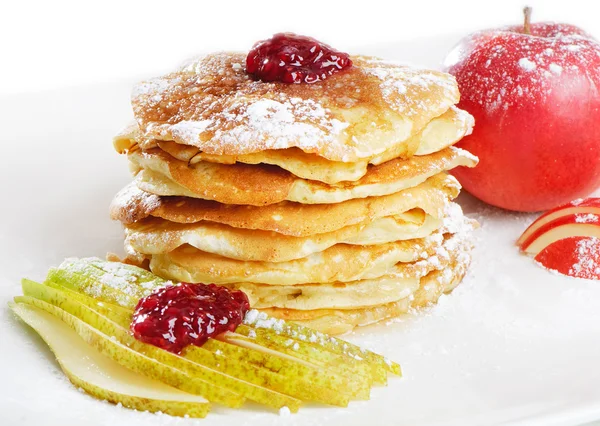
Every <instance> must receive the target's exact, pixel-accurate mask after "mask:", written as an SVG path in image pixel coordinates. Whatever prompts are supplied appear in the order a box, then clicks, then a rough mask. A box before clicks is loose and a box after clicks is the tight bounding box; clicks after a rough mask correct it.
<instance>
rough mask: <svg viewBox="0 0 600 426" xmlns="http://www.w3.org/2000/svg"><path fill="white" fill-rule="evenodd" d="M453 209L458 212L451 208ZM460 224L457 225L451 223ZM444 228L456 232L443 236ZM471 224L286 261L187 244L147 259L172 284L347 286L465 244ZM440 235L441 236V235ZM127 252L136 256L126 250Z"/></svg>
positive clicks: (341, 246)
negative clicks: (246, 257) (233, 254)
mask: <svg viewBox="0 0 600 426" xmlns="http://www.w3.org/2000/svg"><path fill="white" fill-rule="evenodd" d="M456 208H457V209H460V208H459V207H458V206H456ZM454 222H460V223H454ZM448 229H452V231H457V232H456V233H455V234H450V233H447V230H448ZM471 230H472V222H471V221H470V220H468V219H466V218H464V217H462V215H461V216H458V217H457V216H456V215H453V216H452V217H450V218H447V219H446V220H445V223H444V226H443V227H442V228H441V229H440V230H438V231H436V232H434V233H433V234H431V235H429V236H427V237H425V238H420V239H415V240H404V241H395V242H392V243H386V244H378V245H373V246H358V245H350V244H336V245H334V246H332V247H330V248H328V249H326V250H324V251H322V252H318V253H314V254H312V255H310V256H307V257H304V258H301V259H295V260H290V261H287V262H262V261H241V260H235V259H229V258H226V257H223V256H218V255H215V254H212V253H207V252H203V251H200V250H198V249H196V248H194V247H191V246H189V245H185V246H181V247H179V248H177V249H175V250H173V251H172V252H169V253H161V254H155V255H151V256H146V257H149V258H150V264H149V266H150V269H151V270H152V272H154V273H155V274H156V275H158V276H161V277H163V278H166V279H171V280H173V281H183V282H191V283H215V284H233V283H242V282H252V283H259V284H270V285H296V284H307V283H331V282H336V281H339V282H350V281H357V280H362V279H370V278H378V277H381V276H384V275H388V274H390V273H400V274H401V273H402V271H400V270H395V269H394V268H395V267H396V265H397V264H398V263H412V262H418V261H419V260H424V259H428V258H429V257H431V256H437V255H438V254H439V253H441V254H443V253H444V252H445V251H447V249H446V248H445V247H452V246H453V245H460V244H463V243H461V241H463V240H468V239H469V235H470V231H471ZM444 234H445V235H444ZM128 252H129V253H137V252H136V251H135V250H134V249H132V248H131V247H129V248H128Z"/></svg>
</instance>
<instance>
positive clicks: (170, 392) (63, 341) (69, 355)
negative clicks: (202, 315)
mask: <svg viewBox="0 0 600 426" xmlns="http://www.w3.org/2000/svg"><path fill="white" fill-rule="evenodd" d="M9 306H10V308H11V309H12V311H13V312H14V313H15V314H16V315H17V316H18V317H19V318H21V319H22V320H23V322H25V323H26V324H28V325H29V326H30V327H31V328H33V329H34V330H35V331H36V332H37V333H38V334H39V335H40V337H41V338H42V339H43V340H44V341H45V342H46V343H47V344H48V346H49V347H50V349H51V350H52V352H53V353H54V355H55V356H56V360H57V361H58V363H59V364H60V366H61V368H62V370H63V371H64V372H65V374H66V375H67V377H68V378H69V380H71V382H72V383H73V384H74V385H75V386H77V387H80V388H82V389H84V390H85V391H86V392H87V393H89V394H90V395H92V396H95V397H96V398H99V399H104V400H107V401H110V402H112V403H115V404H116V403H121V404H122V405H123V406H125V407H129V408H134V409H136V410H144V411H150V412H157V411H161V412H163V413H167V414H170V415H173V416H184V415H188V416H190V417H205V416H206V414H207V413H208V411H209V409H210V403H209V402H208V401H207V400H206V399H204V398H202V397H201V396H198V395H192V394H189V393H186V392H182V391H180V390H178V389H176V388H173V387H171V386H168V385H166V384H164V383H162V382H159V381H156V380H152V379H149V378H147V377H145V376H142V375H139V374H135V373H134V372H132V371H131V370H128V369H127V368H125V367H123V366H121V365H120V364H118V363H117V362H115V361H113V360H112V359H110V358H108V357H106V356H104V355H102V354H101V353H100V352H98V351H97V350H95V349H94V348H93V347H91V346H90V345H88V344H87V343H85V342H84V341H83V340H82V339H81V338H80V337H79V336H78V335H77V333H75V332H74V331H73V330H72V329H71V328H69V326H68V325H67V324H65V323H64V322H62V321H61V320H60V319H58V318H57V317H55V316H53V315H51V314H49V313H47V312H45V311H44V310H42V309H39V308H36V307H35V306H31V305H26V304H22V303H9Z"/></svg>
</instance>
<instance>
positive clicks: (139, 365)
mask: <svg viewBox="0 0 600 426" xmlns="http://www.w3.org/2000/svg"><path fill="white" fill-rule="evenodd" d="M15 302H17V303H25V304H28V305H33V306H36V307H38V308H40V309H43V310H44V311H46V312H48V313H50V314H52V315H54V316H56V317H57V318H59V319H61V320H62V321H64V322H65V323H66V324H67V325H68V326H69V327H71V329H73V330H75V332H76V333H77V334H78V335H79V336H80V337H81V338H82V339H83V340H84V341H86V342H87V343H89V344H90V345H92V346H93V347H94V348H96V349H97V350H98V351H100V352H101V353H102V354H104V355H106V356H108V357H109V358H111V359H113V360H114V361H116V362H118V363H119V364H121V365H123V366H124V367H127V368H129V369H130V370H132V371H134V372H136V373H138V374H141V375H144V376H146V377H148V378H150V379H154V380H159V381H161V382H163V383H165V384H167V385H170V386H173V387H175V388H178V389H180V390H182V391H184V392H187V393H191V394H194V395H200V396H203V397H204V398H206V399H208V400H209V401H211V402H218V403H220V404H222V405H225V406H227V407H231V408H238V407H241V406H242V405H243V404H244V402H245V398H244V397H243V396H241V395H239V394H237V393H235V392H232V391H230V390H227V389H223V388H220V387H217V386H215V385H213V384H211V383H208V382H206V381H203V380H201V379H198V378H197V377H193V376H192V375H190V374H187V373H186V372H184V371H181V370H179V369H177V368H175V367H172V366H169V365H165V364H162V363H160V362H158V361H156V360H155V359H152V358H150V357H148V356H146V355H144V354H141V353H139V352H136V351H134V350H132V349H131V348H129V347H127V346H126V345H123V344H121V343H119V342H118V341H117V339H116V338H115V337H114V336H109V335H107V334H105V333H102V332H100V331H99V330H97V329H96V328H94V327H92V326H91V325H89V324H88V323H86V322H84V321H82V320H81V319H79V318H78V317H77V316H75V315H72V314H70V313H69V312H67V311H65V310H63V309H61V308H60V307H58V306H55V305H53V304H50V303H47V302H45V301H43V300H40V299H36V298H33V297H29V296H18V297H15ZM74 303H77V302H74Z"/></svg>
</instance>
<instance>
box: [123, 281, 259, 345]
mask: <svg viewBox="0 0 600 426" xmlns="http://www.w3.org/2000/svg"><path fill="white" fill-rule="evenodd" d="M249 308H250V304H249V303H248V298H247V297H246V295H245V294H244V293H242V292H241V291H231V290H229V289H227V288H225V287H220V286H217V285H214V284H210V285H205V284H188V283H181V284H177V285H171V286H167V287H163V288H160V289H158V290H157V291H155V292H154V293H152V294H150V295H149V296H147V297H144V298H143V299H141V300H140V301H139V302H138V304H137V306H136V307H135V312H134V313H133V321H132V322H131V331H132V332H133V335H134V337H135V338H136V339H138V340H140V341H142V342H145V343H149V344H151V345H154V346H158V347H159V348H162V349H165V350H167V351H170V352H175V353H180V352H181V351H182V350H183V348H185V347H186V346H188V345H196V346H202V345H203V344H204V342H206V341H207V340H208V339H209V338H210V337H213V336H216V335H218V334H220V333H224V332H226V331H233V330H235V329H236V327H237V326H238V325H240V324H241V323H242V321H243V319H244V315H245V314H246V311H247V310H248V309H249Z"/></svg>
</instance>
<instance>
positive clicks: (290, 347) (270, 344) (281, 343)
mask: <svg viewBox="0 0 600 426" xmlns="http://www.w3.org/2000/svg"><path fill="white" fill-rule="evenodd" d="M219 338H220V339H222V340H224V341H226V342H231V343H234V344H244V345H246V346H247V347H248V344H249V343H253V344H256V345H259V346H261V347H264V348H268V349H270V350H272V351H274V352H277V353H280V354H285V355H286V356H288V357H289V358H291V359H294V358H295V359H298V360H301V361H303V362H304V363H305V364H306V365H308V366H316V367H321V368H326V369H329V370H330V371H332V372H334V374H339V375H341V376H343V377H344V378H345V379H346V380H347V381H348V383H349V385H348V386H349V390H351V391H352V392H353V395H355V396H356V397H357V398H361V399H368V398H369V394H370V389H371V384H372V378H371V375H370V370H368V369H367V368H364V367H365V366H364V365H358V364H353V363H350V362H346V360H345V359H342V357H340V356H338V355H336V354H333V353H331V352H327V351H323V350H319V348H314V347H311V346H310V345H307V344H305V343H304V342H298V341H294V340H293V339H288V338H286V337H282V336H279V335H276V334H273V333H269V332H267V331H265V330H260V329H251V328H249V327H247V326H244V325H240V326H238V327H237V328H236V331H235V333H231V332H227V333H223V334H222V335H221V336H220V337H219ZM357 366H358V368H357Z"/></svg>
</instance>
